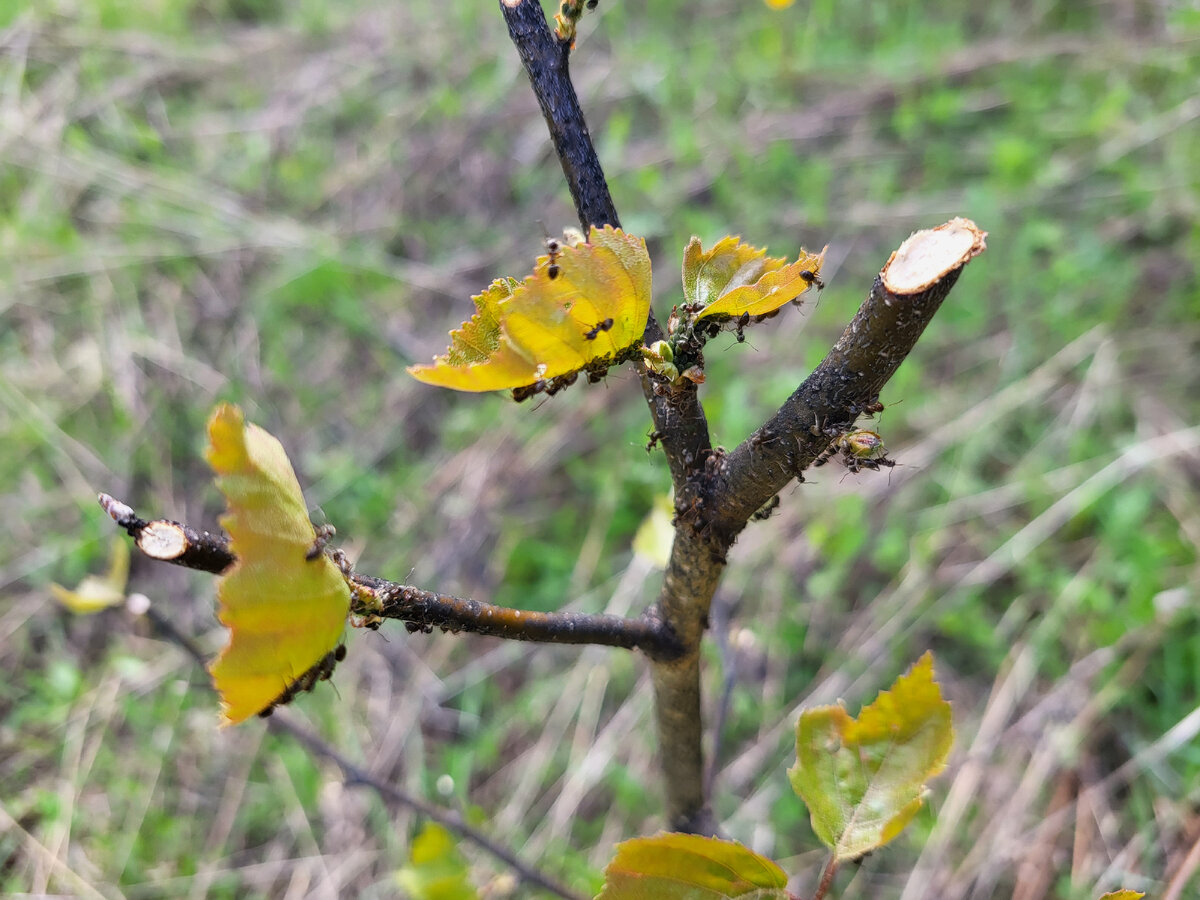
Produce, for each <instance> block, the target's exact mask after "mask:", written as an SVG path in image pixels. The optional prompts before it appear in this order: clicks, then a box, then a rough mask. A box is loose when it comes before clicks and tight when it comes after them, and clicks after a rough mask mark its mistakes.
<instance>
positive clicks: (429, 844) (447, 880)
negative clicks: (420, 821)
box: [396, 822, 479, 900]
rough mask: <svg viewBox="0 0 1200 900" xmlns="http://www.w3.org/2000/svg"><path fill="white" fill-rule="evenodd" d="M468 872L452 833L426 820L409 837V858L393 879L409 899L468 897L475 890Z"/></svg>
mask: <svg viewBox="0 0 1200 900" xmlns="http://www.w3.org/2000/svg"><path fill="white" fill-rule="evenodd" d="M469 876H470V870H469V869H468V867H467V861H466V860H465V859H464V858H463V855H462V854H461V853H460V852H459V850H458V843H457V842H456V841H455V839H454V835H452V834H451V833H450V832H449V831H447V830H446V829H445V828H443V827H442V826H441V825H438V824H436V823H434V822H430V823H428V824H427V825H426V826H425V827H424V828H422V829H421V833H420V834H418V835H417V836H416V838H414V839H413V843H412V851H411V855H410V861H409V863H408V865H406V866H405V867H404V868H402V869H400V870H399V871H398V872H397V873H396V881H397V882H398V883H399V885H400V887H401V888H402V889H403V890H404V892H405V895H406V896H409V897H412V898H413V900H472V898H476V897H478V896H479V892H478V891H476V890H475V887H474V885H472V884H471V880H470V877H469Z"/></svg>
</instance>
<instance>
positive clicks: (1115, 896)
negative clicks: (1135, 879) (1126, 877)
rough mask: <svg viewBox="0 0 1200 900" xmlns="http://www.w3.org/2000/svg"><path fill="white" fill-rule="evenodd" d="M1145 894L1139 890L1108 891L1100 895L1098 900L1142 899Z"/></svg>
mask: <svg viewBox="0 0 1200 900" xmlns="http://www.w3.org/2000/svg"><path fill="white" fill-rule="evenodd" d="M1145 896H1146V895H1145V894H1144V893H1142V892H1141V891H1130V890H1124V891H1110V892H1109V893H1107V894H1105V895H1104V896H1103V897H1101V898H1100V900H1142V898H1143V897H1145Z"/></svg>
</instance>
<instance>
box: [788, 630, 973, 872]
mask: <svg viewBox="0 0 1200 900" xmlns="http://www.w3.org/2000/svg"><path fill="white" fill-rule="evenodd" d="M953 740H954V729H953V727H952V725H951V720H950V704H949V703H947V702H946V701H945V700H944V699H942V693H941V690H940V688H939V687H938V684H937V682H936V681H934V679H933V656H932V655H931V654H929V653H926V654H925V655H924V656H922V657H921V659H920V660H919V661H918V662H917V664H916V665H914V666H913V667H912V669H910V670H909V671H908V673H907V674H905V675H901V676H900V677H899V678H897V679H896V683H895V684H893V685H892V688H891V690H890V691H883V692H881V693H880V695H879V696H878V697H877V698H876V699H875V702H874V703H872V704H870V705H869V706H866V707H864V708H863V710H862V712H861V713H860V714H859V717H858V718H857V719H854V718H851V716H850V714H849V713H847V712H846V710H845V709H844V708H843V707H841V706H822V707H818V708H817V709H812V710H805V711H804V712H802V713H801V714H800V720H799V722H797V723H796V765H795V766H793V767H792V768H791V769H789V770H788V777H789V778H790V779H791V781H792V788H793V790H795V791H796V793H797V794H798V795H799V796H800V797H801V798H802V799H803V800H804V802H805V803H806V804H807V805H808V809H809V813H810V814H811V817H812V825H813V831H814V832H816V835H817V837H819V838H820V839H821V840H822V841H823V842H824V843H825V845H826V846H828V847H829V848H830V849H832V850H833V852H834V855H835V856H836V858H837V859H839V860H849V859H857V858H858V857H860V856H862V855H863V854H864V853H867V852H869V851H871V850H874V849H875V848H876V847H881V846H883V845H884V844H886V843H888V842H889V841H890V840H892V839H893V838H894V837H896V835H898V834H899V833H900V832H901V831H902V830H903V829H904V826H906V825H907V824H908V823H909V822H910V821H911V820H912V818H913V816H915V815H916V814H917V812H918V810H920V808H921V804H922V801H923V796H924V790H925V781H926V780H928V779H929V778H932V777H933V776H934V775H936V774H937V773H938V772H940V771H941V770H942V769H943V768H944V767H945V765H946V757H947V756H948V755H949V753H950V745H951V743H952V742H953Z"/></svg>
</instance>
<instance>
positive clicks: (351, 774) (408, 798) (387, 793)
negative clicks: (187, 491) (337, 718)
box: [110, 498, 582, 900]
mask: <svg viewBox="0 0 1200 900" xmlns="http://www.w3.org/2000/svg"><path fill="white" fill-rule="evenodd" d="M110 499H111V498H110ZM126 509H128V507H126ZM144 615H145V616H146V618H147V619H148V620H149V622H150V624H151V625H153V626H154V628H155V630H156V631H158V632H159V634H161V635H162V636H163V637H164V638H166V640H168V641H170V642H171V643H173V644H176V645H177V646H179V647H181V648H183V650H184V651H185V652H186V653H187V654H188V656H190V657H191V658H192V661H193V662H195V663H196V665H198V666H200V667H201V668H204V667H205V666H207V664H208V660H206V659H205V657H204V654H203V653H202V652H201V651H200V649H199V647H198V646H197V645H196V642H195V641H193V640H192V639H191V638H190V637H188V636H187V635H186V634H184V633H183V632H182V631H180V630H179V629H178V628H176V627H175V624H174V623H173V622H172V621H171V620H170V619H169V618H167V617H166V616H164V615H163V614H162V613H160V612H158V611H157V610H156V609H155V608H154V607H153V606H151V607H150V608H149V609H147V610H146V612H145V614H144ZM266 722H267V727H268V728H269V729H271V730H272V731H275V732H277V733H278V732H282V733H284V734H288V735H290V736H291V737H293V738H294V739H296V740H297V741H299V742H300V743H301V744H303V745H304V746H305V747H307V748H308V750H309V752H310V753H312V754H313V755H314V756H317V757H321V758H323V759H327V760H329V761H330V762H332V763H334V764H335V765H336V766H337V767H338V768H339V769H341V770H342V776H343V778H344V780H345V784H346V786H347V787H354V786H356V785H361V786H363V787H367V788H370V789H371V790H373V791H375V793H377V794H378V795H379V796H380V797H382V798H383V799H384V800H385V801H389V802H391V803H392V804H394V805H398V806H407V807H409V808H411V809H415V810H416V811H417V812H419V813H420V814H421V815H423V816H425V817H426V818H428V819H432V820H433V821H435V822H437V823H438V824H439V825H442V826H443V827H445V828H447V829H449V830H450V831H453V832H454V833H455V834H458V835H460V836H461V837H463V838H464V839H466V840H468V841H470V842H471V843H473V844H475V845H476V846H478V847H479V848H480V849H482V850H483V851H484V852H486V853H488V854H490V855H492V856H494V857H495V858H496V859H498V860H500V861H501V862H503V863H505V864H506V865H507V866H509V867H510V868H511V869H512V870H513V871H514V872H516V873H517V874H518V875H519V876H520V877H521V879H522V880H523V881H525V882H527V883H529V884H532V885H536V886H538V887H540V888H542V889H544V890H547V891H549V892H550V893H552V894H555V895H557V896H559V897H563V898H565V900H582V897H581V896H580V895H579V894H576V893H574V892H573V891H571V890H569V889H568V888H566V887H564V886H563V885H561V884H559V883H558V882H557V881H555V880H554V879H553V878H551V877H550V876H548V875H546V874H544V873H542V872H540V871H538V870H537V869H535V868H533V867H532V866H529V865H527V864H526V863H524V862H522V861H521V860H520V859H518V858H517V857H516V855H514V854H513V852H512V851H511V850H509V849H508V848H507V847H505V846H503V845H502V844H500V843H498V842H497V841H494V840H492V839H491V838H490V837H488V836H487V835H486V834H484V833H483V832H482V831H480V830H479V829H478V828H475V827H474V826H473V825H470V824H468V823H467V822H466V821H464V820H463V818H462V816H460V815H459V814H458V813H456V812H454V811H452V810H448V809H443V808H442V807H440V806H435V805H433V804H431V803H427V802H426V801H424V800H422V799H421V798H419V797H415V796H413V795H412V794H410V793H408V792H407V791H403V790H401V789H400V788H398V787H396V786H395V785H391V784H388V783H387V782H385V781H381V780H380V779H378V778H376V777H375V776H374V775H372V774H371V773H370V772H368V771H366V770H365V769H363V768H362V767H360V766H358V765H355V764H354V763H352V762H351V761H350V760H348V759H347V758H346V757H345V756H343V755H342V754H341V753H339V752H338V751H337V750H335V749H334V748H333V747H332V746H331V745H330V744H329V743H328V742H327V741H325V740H323V739H322V738H320V737H319V736H317V735H316V734H315V733H313V732H312V731H310V730H309V729H307V728H304V727H302V726H301V725H298V724H297V723H295V722H293V721H292V720H291V719H290V718H289V717H288V715H287V714H286V713H284V712H282V711H280V710H276V711H275V714H274V715H272V716H271V717H270V718H269V719H267V720H266Z"/></svg>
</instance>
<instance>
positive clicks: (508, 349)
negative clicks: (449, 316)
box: [408, 278, 538, 391]
mask: <svg viewBox="0 0 1200 900" xmlns="http://www.w3.org/2000/svg"><path fill="white" fill-rule="evenodd" d="M519 284H520V282H518V281H515V280H513V279H511V278H500V279H497V280H496V281H494V282H492V284H491V285H490V286H489V287H488V288H487V290H485V291H484V292H483V293H481V294H477V295H476V296H474V297H472V298H471V299H472V300H474V301H475V309H476V312H475V315H474V316H472V317H471V319H470V320H469V321H467V322H463V324H462V327H461V328H459V329H458V330H457V331H452V332H450V346H449V347H448V348H447V350H446V353H445V355H443V356H438V357H435V358H434V360H433V365H429V366H410V367H409V369H408V372H409V374H411V375H412V376H413V377H414V378H416V379H417V380H418V381H423V382H425V383H426V384H432V385H436V386H437V387H446V388H452V389H454V390H456V391H492V390H497V388H495V387H492V385H494V384H501V385H502V386H504V387H510V386H512V387H521V386H524V385H527V384H532V383H533V382H534V381H536V380H537V377H538V376H537V363H536V362H534V361H533V360H532V359H530V358H528V357H526V356H523V355H521V353H519V352H518V351H517V350H516V348H514V347H513V346H512V345H511V344H510V343H508V342H507V341H505V340H504V337H503V335H502V334H501V332H500V315H501V312H500V306H501V304H502V303H503V302H504V301H505V300H507V299H508V298H509V297H511V296H512V293H513V289H514V288H515V287H517V286H518V285H519Z"/></svg>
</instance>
